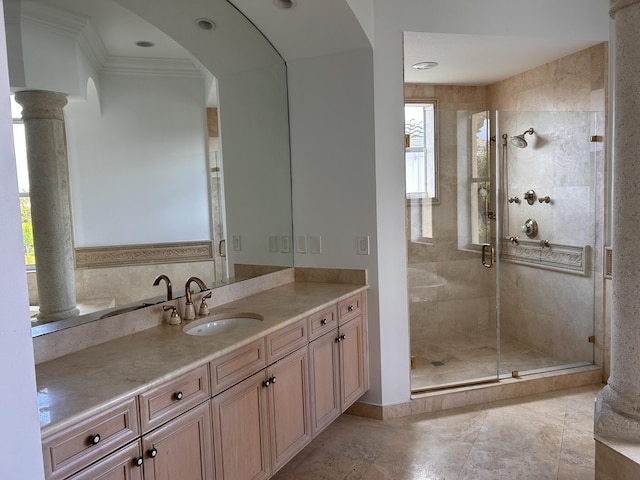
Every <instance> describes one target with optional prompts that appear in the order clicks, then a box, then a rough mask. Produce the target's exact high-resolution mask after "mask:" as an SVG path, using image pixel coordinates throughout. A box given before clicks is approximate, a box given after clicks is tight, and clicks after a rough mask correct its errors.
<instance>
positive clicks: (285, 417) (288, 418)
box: [267, 345, 311, 473]
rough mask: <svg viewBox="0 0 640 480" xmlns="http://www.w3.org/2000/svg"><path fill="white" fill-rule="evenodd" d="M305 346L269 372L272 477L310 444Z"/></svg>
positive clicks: (270, 368) (307, 365)
mask: <svg viewBox="0 0 640 480" xmlns="http://www.w3.org/2000/svg"><path fill="white" fill-rule="evenodd" d="M307 358H308V356H307V346H306V345H305V346H304V347H303V348H300V349H298V350H296V351H295V352H294V353H292V354H290V355H289V356H287V357H285V358H283V359H282V360H280V361H278V362H276V363H275V364H273V365H272V366H271V367H269V369H268V373H267V377H268V379H269V381H270V385H269V388H268V389H267V390H268V394H269V427H270V431H271V461H272V473H275V472H276V471H277V470H278V469H279V468H280V467H282V466H283V465H284V464H285V463H287V462H288V461H289V460H290V459H291V458H293V457H294V455H295V454H296V453H298V452H299V451H300V450H302V448H303V447H304V446H305V445H306V444H307V443H309V442H310V441H311V421H310V418H311V417H310V412H309V364H308V361H307Z"/></svg>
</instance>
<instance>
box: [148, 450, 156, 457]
mask: <svg viewBox="0 0 640 480" xmlns="http://www.w3.org/2000/svg"><path fill="white" fill-rule="evenodd" d="M148 455H149V457H150V458H155V457H156V455H158V450H157V449H156V447H153V448H152V449H151V450H149V452H148Z"/></svg>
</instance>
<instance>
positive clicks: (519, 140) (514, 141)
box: [509, 127, 533, 148]
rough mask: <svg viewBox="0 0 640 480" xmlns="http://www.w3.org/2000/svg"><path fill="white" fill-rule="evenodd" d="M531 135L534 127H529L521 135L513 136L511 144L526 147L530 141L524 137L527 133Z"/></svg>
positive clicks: (510, 140)
mask: <svg viewBox="0 0 640 480" xmlns="http://www.w3.org/2000/svg"><path fill="white" fill-rule="evenodd" d="M527 133H528V134H529V135H533V127H531V128H529V129H528V130H525V131H524V132H522V134H521V135H516V136H515V137H511V138H510V139H509V142H510V143H511V145H513V146H514V147H518V148H525V147H526V146H527V145H528V143H527V141H526V140H525V139H524V136H525V135H526V134H527Z"/></svg>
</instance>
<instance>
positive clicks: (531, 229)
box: [520, 218, 538, 238]
mask: <svg viewBox="0 0 640 480" xmlns="http://www.w3.org/2000/svg"><path fill="white" fill-rule="evenodd" d="M520 230H522V233H524V234H525V235H526V236H527V237H529V238H534V237H535V236H536V235H538V222H536V221H535V220H533V219H531V218H530V219H528V220H527V221H526V222H524V225H522V227H520Z"/></svg>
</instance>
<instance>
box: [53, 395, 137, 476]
mask: <svg viewBox="0 0 640 480" xmlns="http://www.w3.org/2000/svg"><path fill="white" fill-rule="evenodd" d="M139 434H140V432H139V427H138V406H137V402H136V398H130V399H127V400H125V401H122V402H120V403H118V404H116V405H114V406H112V407H110V408H107V409H105V410H103V411H102V412H100V413H98V414H96V415H94V416H93V417H90V418H88V419H86V420H82V421H79V422H78V423H76V424H74V425H71V426H70V427H68V428H65V429H64V430H61V431H60V432H58V433H55V434H53V435H50V436H48V437H46V438H44V439H43V441H42V453H43V459H44V467H45V476H46V478H47V479H48V480H59V479H63V478H67V477H68V476H69V475H72V474H74V473H76V472H78V471H80V470H82V469H83V468H85V467H87V466H89V465H90V464H92V463H93V462H95V461H96V460H98V459H100V458H101V457H104V456H106V455H108V454H110V453H111V452H114V451H115V450H117V449H119V448H120V447H123V446H124V445H126V444H127V443H129V442H131V441H133V440H135V439H136V438H138V436H139Z"/></svg>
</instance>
